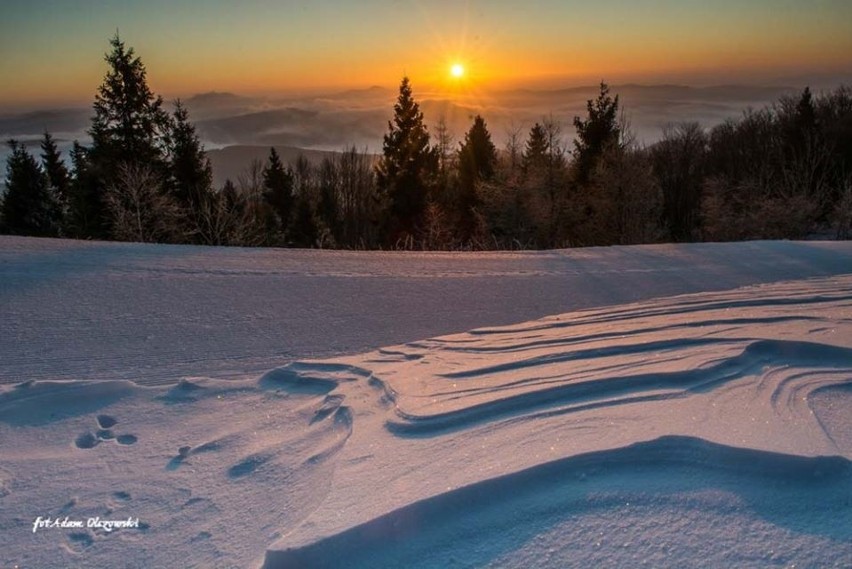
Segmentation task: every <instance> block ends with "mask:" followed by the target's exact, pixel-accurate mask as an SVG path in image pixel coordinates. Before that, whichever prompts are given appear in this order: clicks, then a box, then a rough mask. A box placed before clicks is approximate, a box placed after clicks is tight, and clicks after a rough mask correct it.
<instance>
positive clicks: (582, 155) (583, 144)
mask: <svg viewBox="0 0 852 569" xmlns="http://www.w3.org/2000/svg"><path fill="white" fill-rule="evenodd" d="M586 109H587V112H588V117H587V118H586V119H585V120H583V119H581V118H580V117H574V126H575V127H576V128H577V138H576V140H574V160H575V164H576V167H577V180H578V182H580V183H581V184H582V183H585V182H586V181H587V180H588V179H589V175H590V174H591V173H592V170H594V168H595V165H596V163H597V161H598V159H599V158H600V157H601V155H603V153H604V151H605V150H606V149H607V148H609V147H610V146H611V145H615V144H617V143H618V139H619V135H620V132H621V130H620V128H619V126H618V95H616V96H615V98H613V97H611V96H610V94H609V86H607V84H606V83H604V82H601V87H600V93H599V94H598V98H597V99H596V100H594V101H592V100H591V99H589V100H588V101H587V102H586Z"/></svg>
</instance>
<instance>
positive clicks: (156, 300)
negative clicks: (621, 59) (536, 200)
mask: <svg viewBox="0 0 852 569" xmlns="http://www.w3.org/2000/svg"><path fill="white" fill-rule="evenodd" d="M850 269H852V244H850V243H830V242H825V243H822V242H808V243H795V242H753V243H734V244H690V245H665V246H643V247H613V248H600V249H585V250H569V251H554V252H529V253H469V254H445V253H415V254H406V253H377V252H372V253H363V252H328V251H292V250H269V249H264V250H251V249H223V248H201V247H190V246H156V245H135V244H117V243H96V242H76V241H59V240H40V239H25V238H11V237H3V238H0V299H2V300H0V302H2V304H0V337H2V339H3V340H2V342H0V552H2V553H0V562H2V563H4V564H5V565H3V566H6V565H9V566H15V565H19V566H21V567H48V566H92V567H105V566H130V567H175V566H199V567H230V566H239V567H261V566H262V567H268V568H273V567H339V566H346V567H401V566H405V567H531V566H536V567H582V566H599V567H618V566H649V567H683V566H696V565H701V566H736V567H793V566H796V567H848V566H850V565H852V498H850V497H852V462H851V461H852V414H850V413H849V412H848V409H849V408H850V405H852V274H850V273H852V270H850ZM465 330H469V331H467V332H465ZM38 516H42V517H43V518H47V517H50V518H53V519H56V518H62V519H64V518H65V517H66V516H67V517H68V518H69V519H71V520H88V519H89V518H93V517H99V518H100V519H101V520H127V519H128V518H131V519H138V520H139V527H138V528H122V529H115V530H113V531H111V532H108V531H106V530H104V529H96V528H73V529H69V528H65V529H62V528H42V529H38V531H36V532H33V523H34V521H35V520H36V518H37V517H38Z"/></svg>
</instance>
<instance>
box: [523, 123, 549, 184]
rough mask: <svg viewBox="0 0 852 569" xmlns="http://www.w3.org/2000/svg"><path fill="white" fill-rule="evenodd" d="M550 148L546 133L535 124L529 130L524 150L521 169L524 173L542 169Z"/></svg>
mask: <svg viewBox="0 0 852 569" xmlns="http://www.w3.org/2000/svg"><path fill="white" fill-rule="evenodd" d="M549 151H550V147H549V146H548V142H547V132H546V131H545V129H544V126H542V125H541V124H540V123H535V125H533V127H532V128H531V129H530V135H529V138H527V144H526V147H525V148H524V154H523V159H522V168H523V171H524V173H530V172H532V171H534V170H537V169H541V168H544V166H545V165H546V164H547V155H548V153H549Z"/></svg>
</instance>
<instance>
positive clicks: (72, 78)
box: [0, 0, 852, 105]
mask: <svg viewBox="0 0 852 569" xmlns="http://www.w3.org/2000/svg"><path fill="white" fill-rule="evenodd" d="M3 12H4V14H3V18H2V19H0V52H2V53H3V57H2V58H0V79H2V80H0V105H10V104H18V105H20V104H38V103H40V102H43V103H48V102H50V103H63V104H64V103H72V102H86V101H90V100H91V97H92V94H93V90H94V89H95V88H96V86H97V85H98V84H99V82H100V80H101V79H102V77H103V73H104V65H103V54H104V53H105V51H106V50H107V41H108V39H109V38H110V37H111V36H112V35H113V34H114V33H115V31H116V29H118V30H119V31H120V34H121V37H122V38H123V39H124V40H125V41H126V42H127V44H128V45H130V46H133V47H134V48H135V49H136V52H137V54H138V55H140V56H141V57H142V58H143V60H144V62H145V64H146V65H147V67H148V69H149V79H150V82H151V84H152V86H153V87H154V88H155V90H156V91H157V92H159V93H162V94H163V95H164V96H166V97H174V96H189V95H192V94H194V93H199V92H206V91H211V90H217V91H230V92H237V93H245V94H264V93H286V92H292V91H306V90H314V91H316V90H325V89H329V88H363V87H369V86H371V85H381V86H384V87H393V86H394V85H395V84H397V83H398V81H399V79H400V77H402V75H403V74H407V75H409V76H410V77H411V78H412V80H414V81H416V83H417V85H418V86H419V87H420V88H421V89H424V88H430V87H438V88H441V87H442V86H443V85H444V84H446V83H447V81H448V80H453V81H456V82H459V79H461V78H464V80H465V81H464V82H465V83H468V82H472V83H476V84H477V85H478V88H481V89H499V88H503V87H512V88H514V87H542V86H546V87H550V88H559V87H565V86H570V85H580V84H594V83H596V82H597V81H599V80H600V79H601V78H606V79H607V80H608V81H610V82H613V83H619V82H638V83H655V82H657V83H663V82H664V83H679V84H705V85H708V84H727V83H740V82H745V83H751V82H771V83H783V82H785V80H787V82H792V81H789V78H796V77H811V76H814V75H819V76H821V77H838V76H848V75H849V74H850V69H852V33H850V28H849V22H850V21H852V3H850V2H843V1H832V0H828V1H822V2H818V3H793V2H784V3H779V2H776V1H774V0H753V1H750V2H748V3H743V2H739V1H735V0H720V1H719V2H713V3H706V2H695V1H691V0H690V1H675V0H658V1H654V2H631V3H625V2H619V1H616V0H603V1H599V2H580V1H576V0H575V1H556V0H541V1H538V2H532V3H529V4H525V5H524V6H523V7H520V5H518V4H517V3H516V2H503V1H495V2H485V1H482V0H469V1H467V2H463V3H458V2H450V1H449V0H435V1H429V2H426V1H425V0H414V1H412V2H384V1H379V0H370V1H367V2H363V3H351V2H342V1H334V0H332V1H329V2H325V3H302V4H300V5H294V4H291V3H288V2H282V1H280V0H251V1H247V2H244V3H241V4H239V6H237V5H235V4H233V3H230V2H226V1H225V0H211V1H210V2H205V3H204V5H203V8H202V7H201V5H199V4H197V3H195V2H189V1H180V2H172V1H170V0H151V1H148V2H132V1H130V0H115V1H112V2H95V1H93V0H88V1H86V0H82V1H80V2H74V3H66V2H48V1H47V0H41V1H33V2H11V3H7V4H5V5H4V10H3ZM451 15H452V17H449V16H451ZM356 23H357V24H356ZM448 58H452V59H448ZM455 58H463V59H455ZM474 63H475V71H474V70H473V67H474Z"/></svg>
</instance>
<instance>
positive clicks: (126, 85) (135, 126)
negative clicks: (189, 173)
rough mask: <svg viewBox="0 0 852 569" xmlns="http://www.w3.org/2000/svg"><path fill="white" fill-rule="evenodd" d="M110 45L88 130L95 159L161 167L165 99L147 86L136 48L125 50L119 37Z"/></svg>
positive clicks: (143, 67) (165, 122)
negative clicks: (105, 68) (107, 69)
mask: <svg viewBox="0 0 852 569" xmlns="http://www.w3.org/2000/svg"><path fill="white" fill-rule="evenodd" d="M110 45H111V46H112V51H111V52H110V53H108V54H107V55H106V56H105V60H106V62H107V63H108V64H109V71H108V72H107V74H106V76H105V77H104V82H103V83H102V84H101V86H100V87H98V92H97V95H96V96H95V104H94V110H95V116H94V117H93V118H92V128H91V129H90V130H89V134H90V135H91V136H92V156H93V158H95V159H96V160H101V161H102V160H103V159H109V160H111V161H112V162H113V165H112V167H113V168H117V164H118V163H122V162H124V163H128V162H130V163H132V162H137V163H144V164H147V165H149V166H151V167H154V168H156V167H161V166H162V165H163V162H164V160H163V151H164V137H165V136H166V135H167V134H168V130H169V117H168V114H167V113H166V112H165V110H163V108H162V107H163V99H162V97H159V96H155V95H154V93H153V92H152V91H151V89H150V88H149V87H148V82H147V76H146V75H147V72H146V70H145V65H144V64H143V63H142V60H141V59H140V58H139V57H137V56H136V55H135V53H134V51H133V48H126V47H125V45H124V42H123V41H121V38H119V36H118V34H116V35H115V36H114V37H113V38H112V39H111V40H110ZM102 166H104V167H105V166H106V165H105V164H104V165H102ZM110 173H111V172H108V171H105V172H103V175H104V176H107V175H108V174H110ZM107 177H108V176H107Z"/></svg>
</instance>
